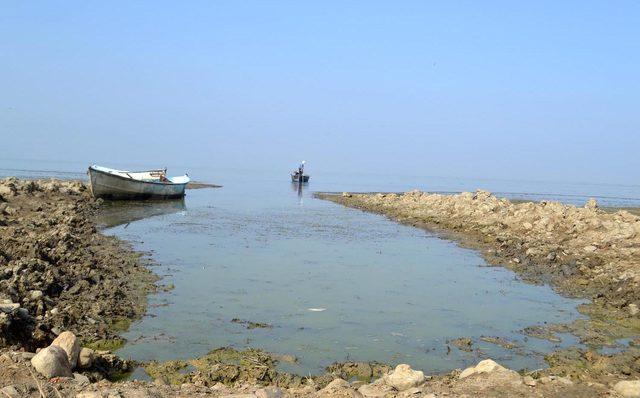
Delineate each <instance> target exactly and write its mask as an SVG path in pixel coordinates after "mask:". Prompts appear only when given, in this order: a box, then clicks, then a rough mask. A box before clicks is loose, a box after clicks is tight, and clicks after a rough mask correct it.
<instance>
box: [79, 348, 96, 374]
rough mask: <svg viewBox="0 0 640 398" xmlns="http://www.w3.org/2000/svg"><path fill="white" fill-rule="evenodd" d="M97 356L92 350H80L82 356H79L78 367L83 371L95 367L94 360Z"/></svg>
mask: <svg viewBox="0 0 640 398" xmlns="http://www.w3.org/2000/svg"><path fill="white" fill-rule="evenodd" d="M94 356H95V351H93V350H92V349H91V348H86V347H83V348H82V349H81V350H80V355H79V356H78V367H79V368H81V369H86V368H90V367H91V365H93V358H94Z"/></svg>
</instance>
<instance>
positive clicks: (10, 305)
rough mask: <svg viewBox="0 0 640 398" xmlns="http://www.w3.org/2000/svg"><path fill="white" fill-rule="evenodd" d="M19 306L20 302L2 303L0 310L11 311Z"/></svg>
mask: <svg viewBox="0 0 640 398" xmlns="http://www.w3.org/2000/svg"><path fill="white" fill-rule="evenodd" d="M18 308H20V304H18V303H2V304H0V312H6V313H11V312H13V311H14V310H17V309H18Z"/></svg>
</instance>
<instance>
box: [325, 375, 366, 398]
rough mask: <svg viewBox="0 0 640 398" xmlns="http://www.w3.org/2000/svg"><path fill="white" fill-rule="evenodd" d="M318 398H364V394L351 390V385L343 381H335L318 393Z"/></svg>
mask: <svg viewBox="0 0 640 398" xmlns="http://www.w3.org/2000/svg"><path fill="white" fill-rule="evenodd" d="M315 397H317V398H362V394H360V393H359V392H358V391H355V390H354V389H352V388H351V385H350V384H349V383H348V382H346V381H345V380H342V379H335V380H333V381H332V382H331V383H329V384H328V385H327V386H326V387H325V388H323V389H322V390H320V391H318V393H317V394H316V395H315Z"/></svg>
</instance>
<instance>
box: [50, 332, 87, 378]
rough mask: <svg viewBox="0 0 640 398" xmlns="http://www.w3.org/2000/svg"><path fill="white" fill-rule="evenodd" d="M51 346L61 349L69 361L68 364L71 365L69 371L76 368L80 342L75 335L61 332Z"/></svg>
mask: <svg viewBox="0 0 640 398" xmlns="http://www.w3.org/2000/svg"><path fill="white" fill-rule="evenodd" d="M51 345H55V346H58V347H61V348H62V349H63V350H64V351H65V352H66V353H67V358H68V359H69V364H70V365H71V369H73V368H75V367H76V364H77V363H78V356H79V355H80V349H81V347H80V341H78V338H77V337H76V335H75V334H73V333H71V332H69V331H67V332H62V333H60V335H59V336H58V337H56V339H55V340H53V343H51Z"/></svg>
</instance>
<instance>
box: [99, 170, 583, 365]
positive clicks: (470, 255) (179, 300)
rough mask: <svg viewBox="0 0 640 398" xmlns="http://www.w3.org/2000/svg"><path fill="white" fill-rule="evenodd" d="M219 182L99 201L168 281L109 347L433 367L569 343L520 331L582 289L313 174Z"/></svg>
mask: <svg viewBox="0 0 640 398" xmlns="http://www.w3.org/2000/svg"><path fill="white" fill-rule="evenodd" d="M216 182H218V181H216ZM223 185H224V186H225V187H224V188H223V189H215V190H198V191H190V192H189V193H188V197H187V198H186V200H185V202H178V203H173V204H167V205H164V207H162V206H160V207H154V206H153V205H152V204H143V205H140V204H131V205H118V206H119V207H118V209H117V211H113V212H111V213H109V209H108V208H107V211H106V212H105V214H104V217H103V220H102V221H103V223H105V225H111V227H109V228H108V229H106V231H105V232H106V233H107V234H113V235H116V236H118V237H121V238H123V239H126V240H129V241H131V242H132V243H133V244H134V247H135V248H136V249H138V250H141V251H145V252H149V253H150V255H151V257H152V258H153V259H154V260H155V261H156V263H157V266H156V267H155V268H154V271H155V272H156V273H157V274H159V275H160V276H162V277H163V280H162V283H164V284H167V285H172V286H173V287H174V288H173V289H172V290H170V291H168V292H164V293H159V294H156V295H152V296H151V297H150V300H149V303H150V308H149V314H148V315H147V316H146V317H144V318H143V319H142V320H141V321H139V322H136V323H134V324H132V326H131V328H130V329H129V331H127V332H126V333H125V334H124V336H125V337H126V338H127V339H128V340H129V344H127V345H126V346H125V347H124V348H123V349H121V350H120V351H118V354H120V355H122V356H125V357H126V356H130V357H131V358H133V359H137V360H152V359H153V360H168V359H186V358H192V357H197V356H200V355H202V354H204V353H206V352H208V351H209V350H210V349H211V348H214V347H220V346H233V347H236V348H245V347H255V348H261V349H264V350H266V351H270V352H274V353H279V354H289V355H293V356H295V357H297V358H298V362H297V363H295V364H292V363H288V362H285V361H283V362H281V364H280V367H281V369H283V370H287V371H292V372H295V373H298V374H308V373H318V372H321V371H322V370H323V368H324V367H325V366H327V365H329V364H331V363H332V362H335V361H345V360H358V361H380V362H386V363H390V364H396V363H409V364H411V365H412V366H413V367H414V368H419V369H424V370H425V371H427V372H440V371H446V370H450V369H453V368H457V367H465V366H467V365H469V364H472V363H475V362H477V361H478V358H481V357H484V356H487V357H491V358H493V359H496V360H498V361H499V362H501V363H503V364H505V365H507V366H509V367H510V368H515V369H518V368H525V367H526V368H529V369H533V368H539V367H542V366H544V360H543V358H542V354H543V353H546V352H549V351H552V350H554V349H556V348H559V347H565V346H569V345H573V344H575V343H576V341H575V339H574V338H573V337H572V336H570V335H563V336H562V337H563V339H562V342H560V343H558V342H553V343H552V342H549V341H546V340H542V339H536V338H531V337H529V338H527V337H526V336H525V335H523V334H522V333H520V331H521V330H522V329H524V328H525V327H528V326H532V325H543V324H544V323H565V322H571V321H572V320H574V319H576V318H577V317H579V316H580V315H579V314H578V312H577V310H576V306H577V305H578V304H579V303H580V302H581V301H578V300H572V299H567V298H564V297H561V296H559V295H558V294H556V293H555V292H553V291H552V290H551V289H550V288H549V287H547V286H536V285H531V284H527V283H524V282H522V281H520V280H518V278H517V277H516V276H515V274H514V273H513V272H511V271H509V270H506V269H503V268H498V267H488V266H487V264H486V263H485V261H484V260H483V259H482V257H481V256H480V254H479V253H477V252H475V251H472V250H468V249H464V248H461V247H459V246H458V245H457V244H456V243H454V242H450V241H447V240H443V239H440V238H439V237H437V236H436V235H432V234H429V233H427V232H425V231H423V230H420V229H417V228H411V227H407V226H403V225H399V224H397V223H395V222H392V221H390V220H387V219H386V218H384V217H382V216H378V215H374V214H367V213H363V212H361V211H358V210H354V209H349V208H345V207H341V206H338V205H336V204H333V203H329V202H325V201H321V200H318V199H314V198H312V197H311V195H310V192H309V191H308V188H310V187H312V186H310V187H308V188H307V190H306V191H303V192H299V191H298V190H297V188H296V186H295V185H289V184H287V183H281V182H278V183H276V182H273V183H268V181H267V182H264V183H261V184H260V185H259V186H258V185H256V184H243V183H241V182H237V183H235V184H234V183H233V182H230V183H226V184H225V183H224V182H223ZM314 188H315V187H314ZM123 215H124V216H123ZM145 217H146V218H145ZM129 221H130V222H129ZM114 225H115V226H114ZM483 336H485V337H486V336H491V337H498V338H501V339H505V340H507V341H510V342H513V343H515V344H516V345H517V346H518V347H517V348H515V349H513V348H504V347H501V346H500V345H498V344H494V343H491V342H490V341H491V339H484V340H483V339H482V337H483ZM458 337H469V338H470V339H471V340H472V342H473V345H472V347H471V349H470V350H460V349H459V348H457V347H456V346H455V345H454V344H453V342H452V340H454V339H456V338H458Z"/></svg>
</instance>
